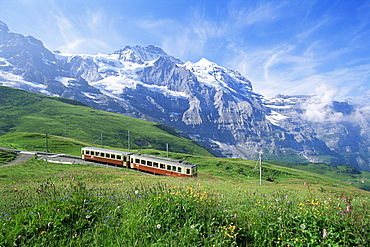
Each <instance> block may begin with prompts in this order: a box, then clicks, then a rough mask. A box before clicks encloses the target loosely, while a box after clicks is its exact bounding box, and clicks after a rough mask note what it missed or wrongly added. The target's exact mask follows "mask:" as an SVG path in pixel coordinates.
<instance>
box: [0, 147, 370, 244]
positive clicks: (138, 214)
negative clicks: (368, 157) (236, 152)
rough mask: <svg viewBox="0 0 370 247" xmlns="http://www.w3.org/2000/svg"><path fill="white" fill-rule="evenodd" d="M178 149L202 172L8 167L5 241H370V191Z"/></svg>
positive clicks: (3, 181)
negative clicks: (193, 174)
mask: <svg viewBox="0 0 370 247" xmlns="http://www.w3.org/2000/svg"><path fill="white" fill-rule="evenodd" d="M149 151H150V152H153V150H149ZM157 154H159V155H161V153H160V151H158V152H157ZM170 156H171V157H177V158H182V159H186V160H189V161H192V162H194V161H196V162H197V163H198V164H199V176H198V178H194V179H189V178H187V179H186V178H172V177H164V176H153V175H149V174H144V173H140V172H137V171H133V170H128V169H114V168H102V167H96V166H88V165H79V164H74V165H65V164H54V163H47V162H45V161H43V160H40V159H37V158H32V159H31V160H29V161H28V162H25V163H23V164H18V165H14V166H9V167H2V168H0V187H1V195H0V196H1V197H2V198H1V200H0V229H1V231H0V235H1V237H0V246H368V242H369V240H370V239H369V237H370V227H369V226H370V208H369V207H370V202H369V200H370V199H369V195H370V193H369V192H366V191H363V190H359V189H356V188H354V187H352V186H349V185H348V184H346V183H342V182H338V181H335V180H334V179H331V178H328V177H325V176H322V175H319V174H314V173H310V172H302V171H299V170H295V169H292V168H286V167H279V166H274V165H269V164H267V163H263V167H264V169H263V172H264V173H265V175H264V176H263V181H262V185H259V173H258V171H256V170H255V169H254V167H255V162H254V161H243V160H237V159H221V158H215V157H209V158H208V157H202V156H193V155H186V154H177V153H170ZM241 169H243V170H244V172H241Z"/></svg>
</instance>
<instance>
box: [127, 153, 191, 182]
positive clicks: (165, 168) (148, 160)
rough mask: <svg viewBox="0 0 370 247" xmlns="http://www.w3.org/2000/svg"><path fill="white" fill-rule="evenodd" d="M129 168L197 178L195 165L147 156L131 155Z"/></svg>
mask: <svg viewBox="0 0 370 247" xmlns="http://www.w3.org/2000/svg"><path fill="white" fill-rule="evenodd" d="M130 167H131V168H132V169H138V170H141V171H146V172H150V173H153V174H160V175H165V176H173V177H197V174H198V171H197V165H196V164H193V163H190V162H186V161H181V160H175V159H169V158H164V157H159V156H154V155H148V154H131V155H130Z"/></svg>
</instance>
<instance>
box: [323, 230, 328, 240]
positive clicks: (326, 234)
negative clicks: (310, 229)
mask: <svg viewBox="0 0 370 247" xmlns="http://www.w3.org/2000/svg"><path fill="white" fill-rule="evenodd" d="M327 237H328V232H327V231H326V229H324V233H323V235H322V238H323V239H326V238H327Z"/></svg>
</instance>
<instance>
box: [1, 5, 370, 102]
mask: <svg viewBox="0 0 370 247" xmlns="http://www.w3.org/2000/svg"><path fill="white" fill-rule="evenodd" d="M0 20H2V21H3V22H5V23H6V24H7V25H8V27H9V29H10V31H12V32H15V33H21V34H23V35H32V36H34V37H35V38H37V39H40V40H41V41H42V42H43V43H44V45H45V46H46V47H47V48H48V49H50V50H61V51H63V52H68V53H78V54H82V53H84V54H96V53H112V52H114V51H115V50H118V49H120V48H124V47H125V46H126V45H142V46H147V45H150V44H154V45H157V46H159V47H161V48H162V49H164V50H165V51H166V52H167V53H169V54H171V55H173V56H176V57H178V58H180V59H182V60H184V61H191V62H197V61H198V60H199V59H201V58H202V57H205V58H207V59H208V60H210V61H212V62H215V63H217V64H219V65H221V66H224V67H226V68H229V69H233V70H237V71H239V72H240V73H242V74H243V75H244V76H245V77H247V78H248V79H249V80H251V82H252V85H253V88H254V91H256V92H259V93H261V94H262V95H264V96H266V97H272V96H275V95H276V94H288V95H292V94H317V93H322V92H320V90H327V91H330V95H332V97H333V98H335V99H343V98H345V97H352V96H359V95H366V94H367V95H370V0H353V1H350V0H336V1H335V0H318V1H314V0H309V1H306V0H286V1H284V0H281V1H279V0H273V1H267V0H261V1H258V0H234V1H233V0H228V1H226V0H225V1H224V0H203V1H201V0H199V1H195V0H156V1H154V0H86V1H83V0H0ZM315 90H316V91H315Z"/></svg>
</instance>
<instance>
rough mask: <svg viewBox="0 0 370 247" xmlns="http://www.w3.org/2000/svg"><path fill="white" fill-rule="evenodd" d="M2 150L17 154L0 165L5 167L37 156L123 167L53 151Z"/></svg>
mask: <svg viewBox="0 0 370 247" xmlns="http://www.w3.org/2000/svg"><path fill="white" fill-rule="evenodd" d="M0 149H2V150H7V151H11V152H15V153H16V154H17V158H15V159H14V160H12V161H11V162H9V163H8V164H5V165H2V166H0V167H6V166H12V165H17V164H21V163H24V162H26V161H28V160H29V159H31V158H33V157H35V156H37V157H38V158H39V159H43V160H45V161H47V162H50V163H59V164H83V165H94V166H100V167H109V168H117V169H122V168H123V167H117V166H114V165H110V164H103V163H97V162H92V161H86V160H83V159H82V158H81V157H79V156H73V155H68V154H54V153H46V152H37V151H35V152H30V151H24V150H18V149H11V148H5V147H0Z"/></svg>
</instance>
